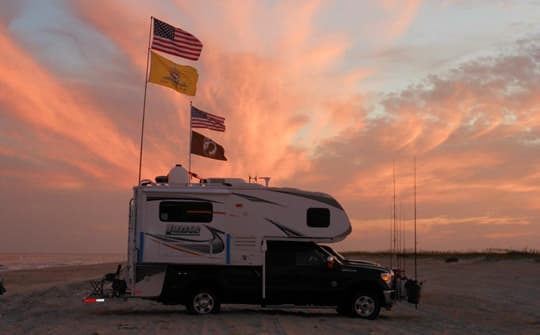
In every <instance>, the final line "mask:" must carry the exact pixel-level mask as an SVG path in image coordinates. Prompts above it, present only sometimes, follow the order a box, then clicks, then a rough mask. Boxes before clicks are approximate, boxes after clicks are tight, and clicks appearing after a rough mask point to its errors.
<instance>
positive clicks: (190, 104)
mask: <svg viewBox="0 0 540 335" xmlns="http://www.w3.org/2000/svg"><path fill="white" fill-rule="evenodd" d="M192 109H193V102H192V101H191V100H190V101H189V148H188V154H189V170H188V172H189V183H190V184H191V138H192V137H193V134H192V128H191V127H192V124H191V123H192V120H191V119H192V117H191V110H192Z"/></svg>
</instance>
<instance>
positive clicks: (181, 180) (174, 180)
mask: <svg viewBox="0 0 540 335" xmlns="http://www.w3.org/2000/svg"><path fill="white" fill-rule="evenodd" d="M168 180H169V185H171V186H186V185H187V184H189V174H188V172H187V170H186V169H184V168H183V167H182V165H180V164H176V166H175V167H173V168H172V169H171V171H169V175H168Z"/></svg>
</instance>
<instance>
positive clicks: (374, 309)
mask: <svg viewBox="0 0 540 335" xmlns="http://www.w3.org/2000/svg"><path fill="white" fill-rule="evenodd" d="M351 310H352V312H353V315H354V316H357V317H360V318H363V319H368V320H374V319H376V318H377V317H378V316H379V312H380V311H381V300H380V298H379V296H378V294H377V293H376V292H374V291H359V292H357V293H356V294H355V295H354V297H353V299H352V304H351Z"/></svg>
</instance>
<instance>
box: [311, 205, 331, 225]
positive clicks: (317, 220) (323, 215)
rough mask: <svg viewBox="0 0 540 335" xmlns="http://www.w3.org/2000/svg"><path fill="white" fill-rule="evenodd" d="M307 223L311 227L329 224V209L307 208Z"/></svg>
mask: <svg viewBox="0 0 540 335" xmlns="http://www.w3.org/2000/svg"><path fill="white" fill-rule="evenodd" d="M307 225H308V227H313V228H326V227H328V226H330V210H328V208H308V210H307Z"/></svg>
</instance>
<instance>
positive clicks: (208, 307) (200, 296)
mask: <svg viewBox="0 0 540 335" xmlns="http://www.w3.org/2000/svg"><path fill="white" fill-rule="evenodd" d="M220 307H221V304H220V301H219V297H218V295H217V294H216V292H215V291H214V290H212V289H197V290H195V291H193V293H191V294H190V296H189V300H188V301H187V303H186V308H187V310H188V311H189V312H190V313H192V314H197V315H204V314H210V313H219V310H220Z"/></svg>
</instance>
